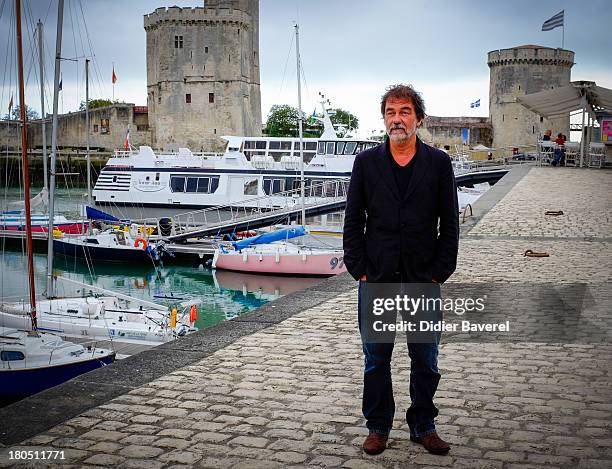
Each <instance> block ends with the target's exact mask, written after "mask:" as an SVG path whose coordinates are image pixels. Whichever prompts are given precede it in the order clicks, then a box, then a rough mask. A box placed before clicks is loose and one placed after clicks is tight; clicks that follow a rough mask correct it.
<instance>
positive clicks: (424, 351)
mask: <svg viewBox="0 0 612 469" xmlns="http://www.w3.org/2000/svg"><path fill="white" fill-rule="evenodd" d="M361 289H362V283H361V282H359V293H358V308H357V309H358V315H359V318H358V319H359V325H360V328H359V329H360V332H361ZM361 339H362V346H363V354H364V357H365V366H364V373H363V401H362V411H363V416H364V417H365V419H366V426H367V428H368V430H370V431H371V432H376V433H383V434H387V433H389V432H390V431H391V427H392V426H393V416H394V415H395V400H394V399H393V384H392V381H391V355H392V354H393V346H394V344H393V343H367V342H366V341H365V340H364V337H363V334H362V336H361ZM439 343H440V334H439V333H438V334H436V342H435V343H408V355H409V357H410V400H411V405H410V407H409V408H408V410H407V411H406V422H407V423H408V427H409V428H410V434H411V435H412V436H414V437H420V436H424V435H428V434H430V433H434V432H435V431H436V426H435V424H434V419H435V418H436V416H437V415H438V409H437V408H436V406H435V405H434V403H433V398H434V394H435V393H436V389H437V388H438V383H439V382H440V373H439V370H438V344H439Z"/></svg>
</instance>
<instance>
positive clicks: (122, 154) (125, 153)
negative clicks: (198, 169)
mask: <svg viewBox="0 0 612 469" xmlns="http://www.w3.org/2000/svg"><path fill="white" fill-rule="evenodd" d="M138 153H139V150H115V152H114V153H113V157H114V158H129V157H130V156H133V155H137V154H138ZM154 153H155V155H156V156H157V157H159V156H163V157H170V158H181V157H196V158H203V159H209V158H218V157H220V156H223V153H215V152H212V151H190V152H189V153H179V152H177V151H169V152H164V151H161V150H157V151H155V150H154Z"/></svg>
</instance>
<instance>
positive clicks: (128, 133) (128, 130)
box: [123, 126, 130, 150]
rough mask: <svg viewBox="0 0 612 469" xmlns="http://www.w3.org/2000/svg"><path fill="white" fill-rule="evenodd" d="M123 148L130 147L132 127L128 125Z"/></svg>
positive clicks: (127, 148)
mask: <svg viewBox="0 0 612 469" xmlns="http://www.w3.org/2000/svg"><path fill="white" fill-rule="evenodd" d="M123 148H125V149H126V150H129V149H130V127H129V126H128V129H127V133H126V134H125V141H124V142H123Z"/></svg>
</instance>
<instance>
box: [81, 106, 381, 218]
mask: <svg viewBox="0 0 612 469" xmlns="http://www.w3.org/2000/svg"><path fill="white" fill-rule="evenodd" d="M323 108H324V114H323V118H319V120H321V121H322V122H323V125H324V129H325V130H324V132H323V134H322V135H321V137H320V138H303V139H302V140H303V154H304V182H305V188H306V197H307V198H308V197H315V196H317V197H321V196H324V197H337V196H338V195H340V196H342V195H343V193H342V191H343V189H344V188H343V186H342V185H339V184H337V182H336V181H337V180H338V179H345V180H346V181H348V180H349V178H350V175H351V170H352V168H353V162H354V160H355V155H356V154H357V153H359V152H360V151H362V150H365V149H367V148H371V147H374V146H376V145H378V142H376V141H374V140H367V139H357V138H338V136H337V135H336V132H335V130H334V127H333V124H332V122H331V120H330V118H329V115H328V114H327V111H325V107H324V106H323ZM222 138H223V139H224V140H226V141H227V146H226V149H225V152H224V153H223V154H221V155H216V154H211V153H195V152H192V151H190V150H188V149H187V148H180V149H179V150H178V152H177V153H155V152H154V151H153V150H152V149H151V148H150V147H148V146H141V147H140V148H139V149H138V150H135V151H116V152H115V154H114V156H113V157H112V158H110V159H109V160H108V162H107V163H106V165H105V166H104V168H102V170H101V172H100V175H99V177H98V179H97V181H96V184H95V187H94V190H93V192H92V196H93V199H94V201H95V203H96V205H127V206H155V207H181V208H202V207H209V206H220V205H227V204H230V203H232V204H233V203H240V204H241V205H243V206H245V207H249V206H256V202H253V203H252V204H249V201H250V200H253V199H257V198H261V197H262V196H266V195H267V196H272V197H271V200H270V202H271V205H284V204H285V203H286V201H285V200H284V197H286V196H282V195H278V196H276V197H275V194H280V193H282V192H285V191H290V190H293V189H297V188H299V187H300V180H301V179H300V177H301V176H300V166H301V158H300V143H299V142H300V139H299V138H280V137H236V136H225V137H222ZM326 181H329V182H330V184H329V185H323V184H321V183H324V182H326ZM315 185H316V187H313V186H315ZM275 198H278V199H279V200H278V202H277V203H275V201H274V199H275Z"/></svg>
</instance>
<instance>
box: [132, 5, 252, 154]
mask: <svg viewBox="0 0 612 469" xmlns="http://www.w3.org/2000/svg"><path fill="white" fill-rule="evenodd" d="M206 5H207V6H206V8H201V7H198V8H179V7H170V8H167V9H166V8H158V9H156V10H155V11H154V12H153V13H151V14H149V15H145V17H144V28H145V31H146V33H147V102H148V108H149V124H150V126H151V131H152V139H153V142H154V145H155V146H156V147H160V148H176V147H179V146H186V147H189V148H191V149H193V150H215V149H220V148H222V147H223V146H224V143H223V142H222V141H221V140H220V139H219V137H220V136H222V135H253V136H257V135H261V96H260V88H259V85H260V84H259V81H260V76H259V26H258V23H259V2H258V0H233V1H231V0H215V1H208V2H206Z"/></svg>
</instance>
